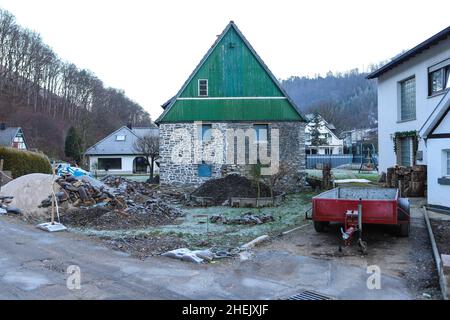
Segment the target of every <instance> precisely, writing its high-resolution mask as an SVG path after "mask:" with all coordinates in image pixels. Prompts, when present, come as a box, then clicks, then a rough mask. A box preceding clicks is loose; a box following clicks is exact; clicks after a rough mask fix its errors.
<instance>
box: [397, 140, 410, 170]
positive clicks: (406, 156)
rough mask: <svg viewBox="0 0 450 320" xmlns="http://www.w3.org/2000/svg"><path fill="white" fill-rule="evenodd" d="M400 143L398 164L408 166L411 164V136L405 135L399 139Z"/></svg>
mask: <svg viewBox="0 0 450 320" xmlns="http://www.w3.org/2000/svg"><path fill="white" fill-rule="evenodd" d="M399 143H400V155H399V158H400V159H399V160H400V163H399V164H400V165H401V166H406V167H409V166H411V164H412V161H411V159H412V138H411V137H406V138H401V139H400V140H399Z"/></svg>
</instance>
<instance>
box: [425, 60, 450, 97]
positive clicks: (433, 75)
mask: <svg viewBox="0 0 450 320" xmlns="http://www.w3.org/2000/svg"><path fill="white" fill-rule="evenodd" d="M449 82H450V59H446V60H444V61H442V62H440V63H438V64H436V65H434V66H432V67H430V68H428V96H432V95H434V94H438V93H441V92H444V91H446V90H447V89H449V88H450V83H449Z"/></svg>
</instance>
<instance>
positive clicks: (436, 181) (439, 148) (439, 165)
mask: <svg viewBox="0 0 450 320" xmlns="http://www.w3.org/2000/svg"><path fill="white" fill-rule="evenodd" d="M449 111H450V90H448V91H447V93H446V94H445V96H444V97H442V99H441V101H440V102H439V104H438V105H437V107H436V108H435V109H434V110H433V112H432V114H431V116H430V117H429V118H428V119H427V121H426V122H425V124H424V125H423V126H422V128H421V129H420V137H421V138H422V139H423V140H424V143H425V145H426V148H427V153H428V165H427V168H428V176H427V183H428V188H429V190H431V192H428V205H429V206H431V207H435V208H436V209H444V210H445V209H447V210H448V209H450V112H449Z"/></svg>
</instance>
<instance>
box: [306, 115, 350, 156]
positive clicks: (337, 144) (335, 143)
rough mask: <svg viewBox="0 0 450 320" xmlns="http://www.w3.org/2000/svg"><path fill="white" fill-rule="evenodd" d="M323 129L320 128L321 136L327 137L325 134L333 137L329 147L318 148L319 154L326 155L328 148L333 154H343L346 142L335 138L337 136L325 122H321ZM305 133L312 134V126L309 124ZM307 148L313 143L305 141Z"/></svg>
mask: <svg viewBox="0 0 450 320" xmlns="http://www.w3.org/2000/svg"><path fill="white" fill-rule="evenodd" d="M320 124H321V127H320V128H319V132H320V134H321V135H325V134H327V133H328V134H330V135H331V140H330V141H329V144H328V145H324V146H319V147H316V148H318V152H317V153H318V154H325V149H326V148H331V149H332V150H333V154H339V153H342V151H343V148H344V140H342V139H339V138H337V137H336V136H335V134H334V133H333V132H332V131H331V130H330V129H328V127H327V126H326V125H325V122H324V121H323V120H321V122H320ZM305 133H309V134H310V133H311V125H310V124H308V125H306V127H305ZM305 146H306V147H310V146H311V141H305Z"/></svg>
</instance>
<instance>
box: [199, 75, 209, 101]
mask: <svg viewBox="0 0 450 320" xmlns="http://www.w3.org/2000/svg"><path fill="white" fill-rule="evenodd" d="M198 96H199V97H207V96H208V79H198Z"/></svg>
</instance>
